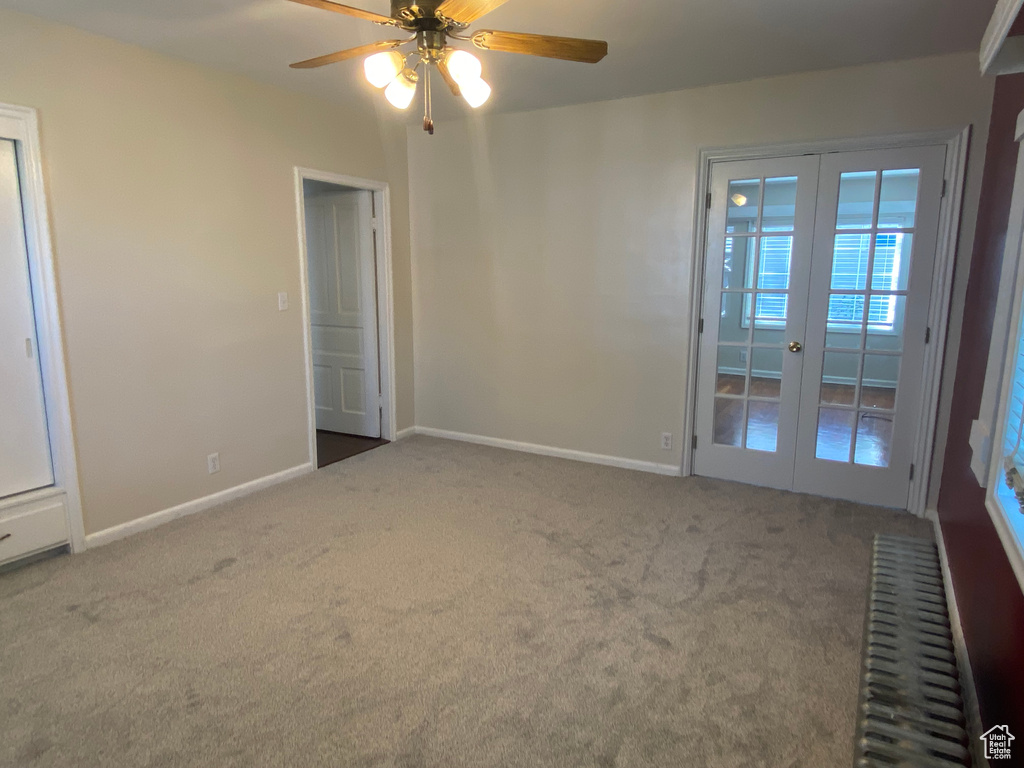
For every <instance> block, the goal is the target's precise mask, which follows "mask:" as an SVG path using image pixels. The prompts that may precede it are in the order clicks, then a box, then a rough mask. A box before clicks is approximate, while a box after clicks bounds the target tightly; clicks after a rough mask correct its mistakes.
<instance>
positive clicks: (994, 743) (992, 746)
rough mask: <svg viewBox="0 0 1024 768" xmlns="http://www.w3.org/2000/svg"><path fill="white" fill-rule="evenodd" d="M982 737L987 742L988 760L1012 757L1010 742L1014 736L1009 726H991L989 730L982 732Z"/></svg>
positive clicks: (986, 752) (986, 755) (986, 756)
mask: <svg viewBox="0 0 1024 768" xmlns="http://www.w3.org/2000/svg"><path fill="white" fill-rule="evenodd" d="M980 738H981V740H982V741H983V742H985V759H986V760H1009V759H1010V742H1011V741H1013V739H1014V736H1013V734H1012V733H1010V728H1009V727H1008V726H1005V725H997V726H995V727H994V728H989V729H988V731H986V732H985V733H983V734H981V737H980Z"/></svg>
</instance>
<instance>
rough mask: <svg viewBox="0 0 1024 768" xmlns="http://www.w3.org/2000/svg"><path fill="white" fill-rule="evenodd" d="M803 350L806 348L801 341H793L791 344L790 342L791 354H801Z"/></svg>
mask: <svg viewBox="0 0 1024 768" xmlns="http://www.w3.org/2000/svg"><path fill="white" fill-rule="evenodd" d="M803 348H804V345H803V344H801V343H800V342H799V341H791V342H789V351H790V352H801V351H802V350H803Z"/></svg>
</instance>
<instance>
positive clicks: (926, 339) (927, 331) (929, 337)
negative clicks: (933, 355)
mask: <svg viewBox="0 0 1024 768" xmlns="http://www.w3.org/2000/svg"><path fill="white" fill-rule="evenodd" d="M931 341H932V329H931V328H930V327H929V328H925V331H924V343H925V344H930V343H931Z"/></svg>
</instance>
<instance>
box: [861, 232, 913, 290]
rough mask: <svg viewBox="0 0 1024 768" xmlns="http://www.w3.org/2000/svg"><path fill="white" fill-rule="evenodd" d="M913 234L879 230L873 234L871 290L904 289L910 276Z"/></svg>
mask: <svg viewBox="0 0 1024 768" xmlns="http://www.w3.org/2000/svg"><path fill="white" fill-rule="evenodd" d="M913 243H914V235H913V234H911V233H910V232H880V233H879V234H877V235H875V258H874V262H873V264H872V266H871V290H873V291H905V290H907V280H908V278H909V277H910V254H911V252H912V250H913Z"/></svg>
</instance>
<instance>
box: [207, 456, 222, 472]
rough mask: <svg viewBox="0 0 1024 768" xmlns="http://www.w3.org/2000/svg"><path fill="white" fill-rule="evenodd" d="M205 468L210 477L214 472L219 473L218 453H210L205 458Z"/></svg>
mask: <svg viewBox="0 0 1024 768" xmlns="http://www.w3.org/2000/svg"><path fill="white" fill-rule="evenodd" d="M206 468H207V469H208V470H210V474H211V475H212V474H214V473H215V472H220V454H219V453H211V454H210V455H209V456H207V457H206Z"/></svg>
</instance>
